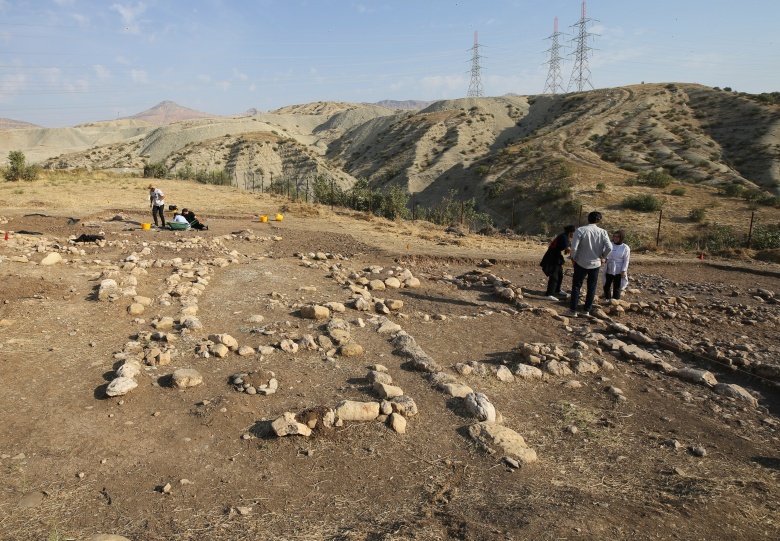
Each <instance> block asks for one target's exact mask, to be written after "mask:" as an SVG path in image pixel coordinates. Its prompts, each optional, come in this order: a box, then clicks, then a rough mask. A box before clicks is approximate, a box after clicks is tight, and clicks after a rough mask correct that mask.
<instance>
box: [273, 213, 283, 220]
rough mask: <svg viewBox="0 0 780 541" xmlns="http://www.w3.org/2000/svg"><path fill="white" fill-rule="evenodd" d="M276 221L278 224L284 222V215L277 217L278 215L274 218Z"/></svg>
mask: <svg viewBox="0 0 780 541" xmlns="http://www.w3.org/2000/svg"><path fill="white" fill-rule="evenodd" d="M274 219H275V220H276V221H277V222H281V221H282V215H281V214H277V215H276V218H274Z"/></svg>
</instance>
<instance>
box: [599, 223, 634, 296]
mask: <svg viewBox="0 0 780 541" xmlns="http://www.w3.org/2000/svg"><path fill="white" fill-rule="evenodd" d="M625 238H626V235H625V233H623V231H621V230H617V231H615V232H614V233H612V251H611V252H610V253H609V256H607V261H606V264H605V265H604V298H605V299H606V300H610V299H620V292H621V291H622V289H623V280H626V279H627V278H628V260H629V259H630V257H631V248H629V247H628V244H626V243H624V242H623V241H624V240H625Z"/></svg>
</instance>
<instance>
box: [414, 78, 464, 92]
mask: <svg viewBox="0 0 780 541" xmlns="http://www.w3.org/2000/svg"><path fill="white" fill-rule="evenodd" d="M420 86H421V87H422V90H423V91H425V92H429V93H431V94H433V95H449V94H450V93H451V92H453V91H459V92H461V93H463V94H465V93H466V90H468V81H467V80H466V78H465V77H464V76H462V75H447V76H442V75H437V76H435V77H423V78H422V79H420Z"/></svg>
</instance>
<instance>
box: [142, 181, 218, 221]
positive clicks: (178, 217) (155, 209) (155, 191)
mask: <svg viewBox="0 0 780 541" xmlns="http://www.w3.org/2000/svg"><path fill="white" fill-rule="evenodd" d="M149 204H150V206H151V208H152V218H153V219H154V226H155V227H160V226H162V227H165V226H166V223H165V194H164V193H163V191H162V190H161V189H160V188H158V187H157V186H155V185H154V184H149ZM171 208H176V207H171ZM158 216H159V218H160V222H161V223H160V224H158V222H157V217H158ZM173 222H174V223H186V224H189V225H190V227H191V228H193V229H198V230H204V229H205V230H207V229H208V228H209V226H207V225H205V224H203V223H202V222H201V219H200V218H199V217H198V216H196V215H195V213H194V212H193V211H191V210H189V209H186V208H183V209H181V212H177V211H174V213H173Z"/></svg>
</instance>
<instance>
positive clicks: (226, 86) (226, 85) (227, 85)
mask: <svg viewBox="0 0 780 541" xmlns="http://www.w3.org/2000/svg"><path fill="white" fill-rule="evenodd" d="M215 86H216V87H217V88H221V89H222V90H229V89H230V81H220V82H218V83H216V84H215Z"/></svg>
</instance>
